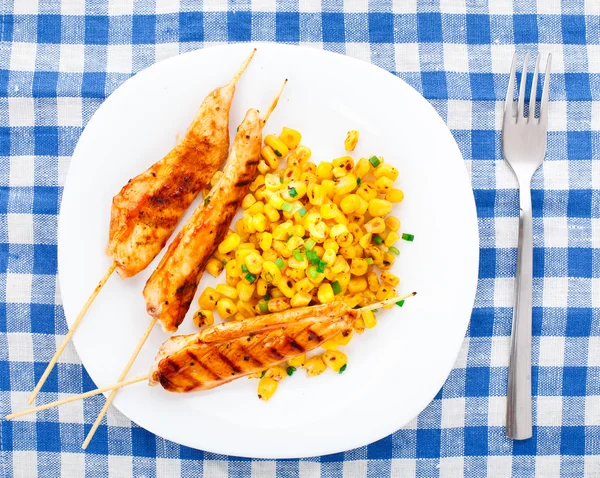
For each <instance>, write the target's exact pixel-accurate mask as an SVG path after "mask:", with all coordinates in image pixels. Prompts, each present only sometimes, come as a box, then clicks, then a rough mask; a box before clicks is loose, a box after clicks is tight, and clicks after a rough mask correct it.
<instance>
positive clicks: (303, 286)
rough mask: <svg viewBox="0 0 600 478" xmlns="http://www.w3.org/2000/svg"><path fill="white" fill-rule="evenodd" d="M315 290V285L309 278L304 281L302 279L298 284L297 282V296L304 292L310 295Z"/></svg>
mask: <svg viewBox="0 0 600 478" xmlns="http://www.w3.org/2000/svg"><path fill="white" fill-rule="evenodd" d="M314 288H315V285H314V284H313V283H312V282H311V281H310V280H309V279H308V277H305V278H304V279H301V280H299V281H298V282H296V291H297V294H298V293H301V292H303V293H305V294H307V295H310V294H309V292H310V291H311V290H313V289H314ZM294 307H296V306H294Z"/></svg>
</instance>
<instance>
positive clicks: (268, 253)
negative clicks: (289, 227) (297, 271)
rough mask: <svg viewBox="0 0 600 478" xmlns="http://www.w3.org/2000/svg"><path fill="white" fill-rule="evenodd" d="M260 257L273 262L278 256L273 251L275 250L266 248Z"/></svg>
mask: <svg viewBox="0 0 600 478" xmlns="http://www.w3.org/2000/svg"><path fill="white" fill-rule="evenodd" d="M262 257H263V259H264V260H265V261H271V262H275V261H276V260H277V258H278V257H279V256H278V255H277V252H275V250H273V249H268V250H266V251H265V252H263V253H262Z"/></svg>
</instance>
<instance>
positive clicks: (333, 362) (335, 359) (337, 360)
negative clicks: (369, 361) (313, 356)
mask: <svg viewBox="0 0 600 478" xmlns="http://www.w3.org/2000/svg"><path fill="white" fill-rule="evenodd" d="M323 361H324V362H325V364H326V365H327V366H328V367H329V368H330V369H331V370H333V371H334V372H339V371H340V369H341V368H342V367H343V366H344V365H346V364H347V363H348V357H347V356H346V354H345V353H344V352H340V351H339V350H328V351H327V352H325V353H324V354H323Z"/></svg>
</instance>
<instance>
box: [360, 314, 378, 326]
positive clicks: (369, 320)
mask: <svg viewBox="0 0 600 478" xmlns="http://www.w3.org/2000/svg"><path fill="white" fill-rule="evenodd" d="M360 317H361V319H362V320H363V322H364V324H365V327H366V328H367V329H372V328H373V327H375V326H376V325H377V319H376V318H375V314H374V313H373V311H372V310H365V311H364V312H361V313H360Z"/></svg>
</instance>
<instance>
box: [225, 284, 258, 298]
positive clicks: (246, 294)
mask: <svg viewBox="0 0 600 478" xmlns="http://www.w3.org/2000/svg"><path fill="white" fill-rule="evenodd" d="M236 289H237V290H236V292H237V296H238V297H239V298H240V300H243V301H244V302H248V301H250V299H252V295H253V294H254V291H255V289H256V285H255V284H248V283H246V282H244V281H240V282H238V283H237V286H236ZM217 290H219V288H218V287H217ZM233 298H234V297H232V299H233Z"/></svg>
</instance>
